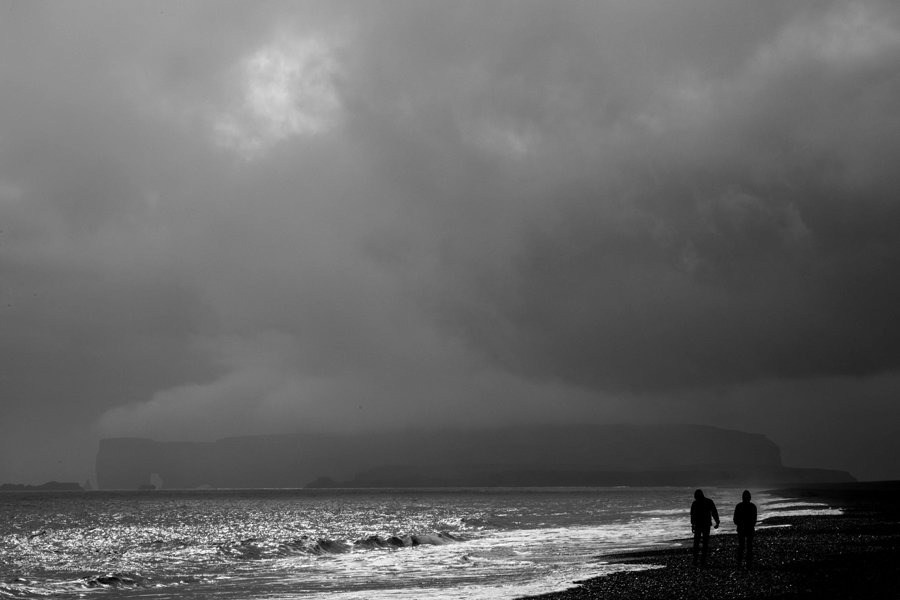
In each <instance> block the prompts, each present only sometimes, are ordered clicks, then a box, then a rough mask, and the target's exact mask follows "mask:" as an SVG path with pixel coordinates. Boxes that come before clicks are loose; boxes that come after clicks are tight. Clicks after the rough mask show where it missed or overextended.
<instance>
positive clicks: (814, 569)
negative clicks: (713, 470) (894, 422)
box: [532, 481, 900, 600]
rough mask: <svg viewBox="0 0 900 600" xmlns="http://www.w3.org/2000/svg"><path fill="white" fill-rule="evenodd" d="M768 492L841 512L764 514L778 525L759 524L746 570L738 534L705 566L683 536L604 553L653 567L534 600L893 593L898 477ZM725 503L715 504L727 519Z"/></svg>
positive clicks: (899, 576) (716, 545) (899, 517)
mask: <svg viewBox="0 0 900 600" xmlns="http://www.w3.org/2000/svg"><path fill="white" fill-rule="evenodd" d="M772 492H773V493H775V494H777V495H780V496H784V497H788V498H797V499H802V500H810V501H815V502H822V503H827V504H828V505H830V506H832V507H838V508H841V509H842V510H843V514H840V515H811V516H792V517H779V516H777V515H776V516H770V517H767V518H764V520H763V524H764V525H777V526H779V527H769V528H765V527H764V528H761V529H758V530H757V532H756V539H755V542H754V554H755V556H754V566H753V568H752V569H750V570H747V569H746V568H737V566H736V565H735V550H736V545H737V541H736V536H735V535H734V534H718V535H716V536H715V538H714V540H713V543H712V548H711V556H710V562H709V565H708V566H707V567H705V568H698V567H694V566H693V565H692V556H691V541H690V540H687V539H686V540H681V541H680V546H678V547H675V548H670V549H665V550H657V551H650V552H640V553H626V554H619V555H614V556H610V557H606V558H607V559H608V560H609V561H611V562H622V563H628V564H640V565H647V566H649V567H653V568H652V569H648V570H644V571H630V572H619V573H614V574H611V575H608V576H604V577H597V578H593V579H589V580H586V581H582V582H579V585H578V586H577V587H573V588H571V589H569V590H566V591H562V592H555V593H551V594H544V595H541V596H536V597H534V598H533V599H532V600H537V599H540V600H632V599H637V598H641V599H656V598H658V599H663V598H665V599H667V600H669V599H694V598H696V599H701V598H703V599H708V598H716V599H719V598H722V599H730V598H751V599H752V598H781V599H787V598H810V599H812V598H817V599H819V598H826V599H832V598H833V599H837V598H841V599H844V598H860V599H862V598H867V599H868V598H896V597H898V593H900V569H898V568H897V565H900V481H892V482H863V483H843V484H823V485H817V486H810V487H805V488H792V489H782V490H772ZM729 508H730V507H728V506H720V507H719V509H720V514H721V516H722V520H723V522H726V523H727V522H729V521H730V517H731V514H730V510H729ZM763 516H764V515H763ZM764 517H765V516H764Z"/></svg>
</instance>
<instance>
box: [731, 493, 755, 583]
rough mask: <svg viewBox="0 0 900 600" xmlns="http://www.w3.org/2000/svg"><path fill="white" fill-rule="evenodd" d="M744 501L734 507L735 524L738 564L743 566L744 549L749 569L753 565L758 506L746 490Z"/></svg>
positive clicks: (742, 495)
mask: <svg viewBox="0 0 900 600" xmlns="http://www.w3.org/2000/svg"><path fill="white" fill-rule="evenodd" d="M741 499H742V500H743V501H742V502H741V503H739V504H738V505H737V506H735V507H734V524H735V525H737V538H738V547H737V564H738V566H739V567H740V566H741V559H742V558H743V557H744V548H746V549H747V568H748V569H749V568H750V566H751V565H752V564H753V533H754V528H755V527H756V505H755V504H753V503H752V502H750V491H749V490H744V493H743V494H741Z"/></svg>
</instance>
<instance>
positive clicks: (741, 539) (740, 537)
mask: <svg viewBox="0 0 900 600" xmlns="http://www.w3.org/2000/svg"><path fill="white" fill-rule="evenodd" d="M746 542H747V536H746V535H744V534H743V533H741V532H738V534H737V564H738V566H741V559H742V558H743V557H744V544H745V543H746Z"/></svg>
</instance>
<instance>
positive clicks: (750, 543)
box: [747, 533, 753, 569]
mask: <svg viewBox="0 0 900 600" xmlns="http://www.w3.org/2000/svg"><path fill="white" fill-rule="evenodd" d="M752 564H753V534H752V533H751V534H749V535H747V568H748V569H749V568H750V565H752Z"/></svg>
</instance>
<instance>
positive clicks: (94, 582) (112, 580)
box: [85, 574, 137, 587]
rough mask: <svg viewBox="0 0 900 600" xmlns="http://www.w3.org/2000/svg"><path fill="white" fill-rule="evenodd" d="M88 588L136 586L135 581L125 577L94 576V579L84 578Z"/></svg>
mask: <svg viewBox="0 0 900 600" xmlns="http://www.w3.org/2000/svg"><path fill="white" fill-rule="evenodd" d="M85 583H86V584H87V586H88V587H122V586H132V585H137V581H136V580H135V579H133V578H131V577H126V576H125V575H118V574H110V575H95V576H94V577H87V578H85Z"/></svg>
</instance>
